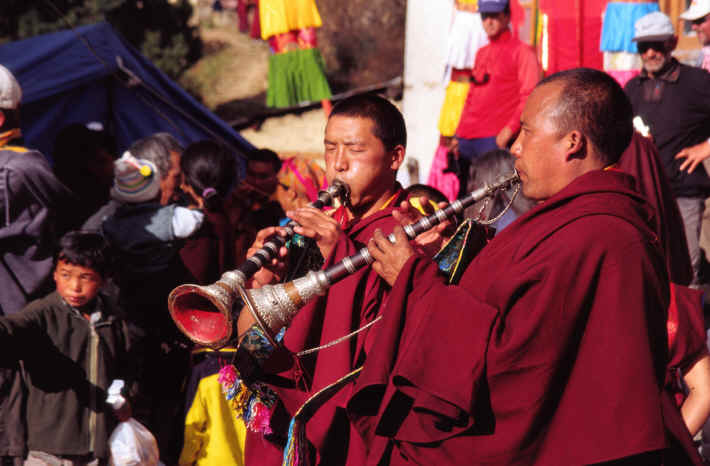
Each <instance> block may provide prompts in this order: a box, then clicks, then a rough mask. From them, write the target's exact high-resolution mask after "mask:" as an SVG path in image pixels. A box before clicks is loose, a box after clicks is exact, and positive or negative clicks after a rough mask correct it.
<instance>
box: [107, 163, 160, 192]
mask: <svg viewBox="0 0 710 466" xmlns="http://www.w3.org/2000/svg"><path fill="white" fill-rule="evenodd" d="M113 172H114V174H113V187H112V188H111V197H112V198H113V199H115V200H117V201H121V202H131V203H138V202H146V201H151V200H153V199H155V198H156V197H157V196H158V193H159V192H160V173H159V172H158V168H157V167H156V166H155V164H154V163H153V162H150V161H148V160H145V159H137V158H135V157H134V156H133V155H132V154H131V153H130V152H128V151H126V152H125V153H124V154H123V156H122V157H121V158H120V159H118V160H116V161H115V162H114V163H113Z"/></svg>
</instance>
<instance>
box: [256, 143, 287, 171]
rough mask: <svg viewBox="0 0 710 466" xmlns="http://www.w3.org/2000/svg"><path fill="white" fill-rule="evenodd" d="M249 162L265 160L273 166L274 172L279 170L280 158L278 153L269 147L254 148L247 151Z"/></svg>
mask: <svg viewBox="0 0 710 466" xmlns="http://www.w3.org/2000/svg"><path fill="white" fill-rule="evenodd" d="M249 162H266V163H270V164H271V166H273V167H274V173H278V172H279V170H281V165H282V162H281V159H280V158H279V155H278V154H277V153H276V152H274V151H272V150H271V149H254V150H253V151H251V152H250V153H249Z"/></svg>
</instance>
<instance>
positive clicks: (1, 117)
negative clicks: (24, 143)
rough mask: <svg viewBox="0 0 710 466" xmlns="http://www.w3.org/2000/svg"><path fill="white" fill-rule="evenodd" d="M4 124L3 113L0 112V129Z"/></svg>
mask: <svg viewBox="0 0 710 466" xmlns="http://www.w3.org/2000/svg"><path fill="white" fill-rule="evenodd" d="M4 124H5V112H3V111H2V110H0V128H2V125H4Z"/></svg>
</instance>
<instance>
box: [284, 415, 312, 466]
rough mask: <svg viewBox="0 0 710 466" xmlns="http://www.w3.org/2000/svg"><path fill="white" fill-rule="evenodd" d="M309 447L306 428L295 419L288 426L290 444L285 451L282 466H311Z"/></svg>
mask: <svg viewBox="0 0 710 466" xmlns="http://www.w3.org/2000/svg"><path fill="white" fill-rule="evenodd" d="M307 445H308V441H307V440H306V426H305V425H304V423H303V422H302V421H301V420H300V419H298V418H296V417H294V418H293V419H291V424H290V425H289V426H288V443H286V448H285V449H284V458H283V463H282V466H310V465H309V463H310V461H309V456H308V452H307V451H306V448H307Z"/></svg>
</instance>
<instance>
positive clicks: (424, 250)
mask: <svg viewBox="0 0 710 466" xmlns="http://www.w3.org/2000/svg"><path fill="white" fill-rule="evenodd" d="M416 199H417V200H416V202H413V200H412V199H409V200H406V201H402V203H401V204H400V205H399V207H398V208H396V209H394V210H393V211H392V216H393V217H394V218H395V220H397V221H398V222H399V224H400V225H403V226H404V225H409V224H411V223H414V222H416V221H418V220H419V219H421V218H422V217H424V216H427V215H431V214H433V213H434V212H435V211H436V208H437V207H438V208H444V207H446V205H447V203H446V202H440V203H439V204H438V205H435V204H434V202H433V201H431V200H430V199H429V198H428V197H426V196H420V197H417V198H416ZM455 231H456V225H455V224H454V223H453V222H452V221H451V220H445V221H443V222H441V223H440V224H438V225H437V226H435V227H434V228H432V229H430V230H428V231H425V232H424V233H421V234H420V235H418V236H417V237H416V238H415V240H414V247H415V248H416V249H417V251H418V252H420V253H421V254H423V255H425V256H428V257H432V256H434V254H436V253H437V252H439V249H441V246H442V244H444V241H446V239H448V238H449V237H450V236H451V235H452V234H453V232H455Z"/></svg>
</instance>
